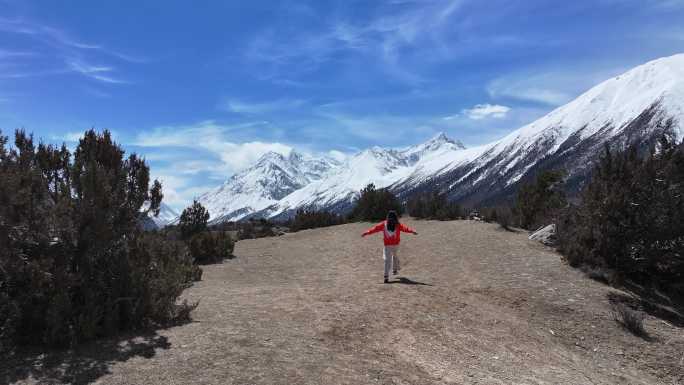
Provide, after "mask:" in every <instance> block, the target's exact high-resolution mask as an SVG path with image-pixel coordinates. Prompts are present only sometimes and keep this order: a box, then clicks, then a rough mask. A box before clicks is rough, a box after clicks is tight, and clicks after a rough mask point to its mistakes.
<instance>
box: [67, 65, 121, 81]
mask: <svg viewBox="0 0 684 385" xmlns="http://www.w3.org/2000/svg"><path fill="white" fill-rule="evenodd" d="M68 65H69V68H70V69H71V70H72V71H74V72H77V73H80V74H81V75H83V76H86V77H89V78H91V79H95V80H99V81H101V82H105V83H113V84H123V83H128V82H127V81H125V80H121V79H116V78H113V77H111V76H110V75H108V74H109V73H111V72H113V71H114V68H112V67H107V66H97V65H90V64H87V63H85V62H83V61H79V60H71V61H69V63H68Z"/></svg>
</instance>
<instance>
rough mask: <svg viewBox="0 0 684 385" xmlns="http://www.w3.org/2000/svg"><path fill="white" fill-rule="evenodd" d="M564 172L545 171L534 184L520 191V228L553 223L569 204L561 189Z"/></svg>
mask: <svg viewBox="0 0 684 385" xmlns="http://www.w3.org/2000/svg"><path fill="white" fill-rule="evenodd" d="M563 176H564V173H563V172H562V171H543V172H541V173H539V174H538V175H537V178H536V179H535V180H534V182H532V183H527V184H524V185H522V186H521V187H520V189H519V190H518V197H517V204H516V212H517V213H518V215H519V219H520V227H522V228H525V229H533V228H536V227H538V226H539V225H544V224H548V222H552V221H553V217H554V216H555V214H556V213H557V211H558V210H559V209H561V208H563V207H565V205H566V204H567V200H566V198H565V193H564V192H563V190H562V188H561V184H562V182H563Z"/></svg>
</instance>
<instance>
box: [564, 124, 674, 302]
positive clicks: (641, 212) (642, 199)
mask: <svg viewBox="0 0 684 385" xmlns="http://www.w3.org/2000/svg"><path fill="white" fill-rule="evenodd" d="M558 225H559V227H558V235H559V241H560V249H561V251H562V252H563V253H564V254H565V256H566V257H567V258H568V261H569V262H570V263H571V264H572V265H575V266H580V265H588V266H598V267H602V268H608V269H610V270H613V271H616V272H617V273H619V274H620V275H621V276H622V277H626V278H630V279H634V280H637V281H640V282H650V283H657V284H659V285H662V286H671V287H675V286H676V287H678V288H679V289H678V290H679V291H680V295H683V296H684V292H683V291H684V290H682V289H684V286H682V284H681V282H684V144H680V145H675V144H674V142H673V140H672V139H668V138H667V137H663V138H662V139H661V141H660V143H659V145H658V147H657V149H656V148H654V149H652V150H651V152H650V153H649V154H648V155H647V156H645V157H640V156H639V155H638V152H637V149H636V148H634V147H633V148H630V149H628V150H627V151H622V152H614V151H611V149H610V148H608V147H606V149H605V151H604V154H603V156H602V157H601V159H600V162H599V163H598V165H597V166H596V167H595V169H594V171H593V175H592V179H591V181H590V182H589V183H588V184H587V185H586V187H585V188H584V189H583V191H582V201H581V204H579V205H578V206H576V207H570V208H569V209H567V210H566V212H565V213H564V215H563V216H562V218H561V221H560V223H559V224H558Z"/></svg>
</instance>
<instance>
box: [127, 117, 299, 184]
mask: <svg viewBox="0 0 684 385" xmlns="http://www.w3.org/2000/svg"><path fill="white" fill-rule="evenodd" d="M262 123H263V122H252V123H244V124H238V125H232V126H229V125H221V124H217V123H215V122H214V121H211V120H208V121H204V122H200V123H198V124H195V125H189V126H166V127H158V128H155V129H153V130H152V131H151V132H143V133H140V134H139V135H138V137H137V138H136V140H135V142H134V143H133V144H135V145H138V146H142V147H169V146H172V147H185V148H194V149H201V150H204V151H207V152H209V153H210V154H212V155H213V156H214V157H216V158H218V159H219V160H220V161H221V163H220V165H219V166H218V167H217V166H216V165H215V164H214V165H212V166H209V167H208V168H207V169H206V170H205V171H210V172H218V173H221V174H222V175H224V176H229V175H230V174H232V173H235V172H236V171H239V170H242V169H243V168H245V167H247V166H249V165H251V164H252V163H254V162H255V161H256V160H258V159H259V158H260V157H261V156H262V155H263V154H265V153H267V152H269V151H275V152H278V153H281V154H285V155H287V154H289V153H290V151H291V150H292V147H290V146H288V145H286V144H283V143H278V142H271V143H269V142H261V141H250V142H243V143H238V142H233V141H229V140H227V139H226V138H227V136H228V134H230V133H231V132H232V131H235V130H240V129H241V128H244V127H247V126H252V125H259V124H262ZM205 165H206V164H205ZM199 171H201V168H199V169H197V168H196V170H195V171H194V172H195V173H197V172H199Z"/></svg>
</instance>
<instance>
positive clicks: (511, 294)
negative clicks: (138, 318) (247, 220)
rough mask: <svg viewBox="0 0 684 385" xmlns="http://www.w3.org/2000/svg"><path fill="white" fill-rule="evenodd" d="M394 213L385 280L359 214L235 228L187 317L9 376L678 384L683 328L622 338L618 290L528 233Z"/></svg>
mask: <svg viewBox="0 0 684 385" xmlns="http://www.w3.org/2000/svg"><path fill="white" fill-rule="evenodd" d="M407 223H408V224H410V225H411V226H414V227H416V228H417V229H418V231H419V232H420V235H419V236H417V237H411V236H408V235H407V236H406V237H405V239H404V241H403V245H402V250H401V256H402V257H403V263H404V269H403V271H402V272H401V275H400V277H401V278H399V279H395V281H394V282H395V283H394V284H387V285H386V284H382V259H381V257H380V244H381V240H380V239H377V238H374V239H361V238H360V237H359V234H360V233H361V231H362V230H363V229H365V227H366V226H367V224H347V225H341V226H335V227H330V228H325V229H315V230H306V231H301V232H298V233H293V234H287V235H285V236H282V237H277V238H262V239H256V240H246V241H240V242H238V244H237V248H236V250H235V254H236V255H237V258H236V259H233V260H228V261H226V262H224V263H223V264H220V265H213V266H207V267H205V269H204V270H205V271H204V276H203V281H202V282H198V283H197V284H195V285H194V286H193V287H192V288H190V289H188V290H187V291H186V294H185V296H186V297H187V298H189V299H192V300H199V301H200V305H199V307H198V308H197V309H196V310H195V312H194V313H193V319H194V321H193V322H192V323H190V324H186V325H183V326H178V327H173V328H170V329H167V330H162V331H160V332H159V334H157V335H147V336H143V337H136V338H131V339H125V340H123V341H115V342H100V343H97V344H92V345H89V346H85V347H82V348H79V351H78V352H75V353H72V354H70V355H66V356H65V355H64V354H60V355H58V354H55V355H38V356H36V357H33V358H31V359H29V360H26V361H24V362H22V364H21V365H24V366H33V369H32V370H26V371H25V372H24V375H23V376H16V375H15V376H9V379H10V380H11V379H14V380H21V381H27V382H29V383H31V382H34V383H35V382H47V381H49V379H51V378H52V379H54V378H59V376H60V375H63V373H64V372H65V371H66V373H68V374H69V375H70V376H71V377H70V378H71V379H72V380H73V381H75V382H80V381H85V380H96V379H97V380H99V382H98V383H102V384H130V383H148V384H168V383H196V384H274V383H290V384H318V383H326V384H366V383H380V384H392V383H400V384H445V383H459V384H461V383H483V384H512V383H525V384H541V383H615V384H618V383H622V384H624V383H630V384H667V383H678V382H679V383H681V381H684V375H683V372H682V370H681V365H682V360H683V359H684V357H682V352H684V334H683V333H682V329H681V327H677V324H673V323H671V322H667V321H663V320H661V319H658V318H655V317H652V316H647V317H646V320H645V325H646V328H647V330H648V331H649V333H650V335H651V339H650V340H644V339H641V338H638V337H635V336H633V335H632V334H630V333H629V332H627V331H625V330H624V329H622V328H621V327H620V326H619V325H618V324H617V323H616V322H615V321H614V320H613V318H612V315H611V313H610V298H612V299H616V298H617V299H628V298H629V295H628V294H627V293H623V292H621V291H618V290H615V289H612V288H609V287H607V286H605V285H603V284H601V283H598V282H595V281H592V280H590V279H588V278H586V277H585V276H584V275H583V274H582V273H580V272H579V271H577V270H575V269H572V268H570V267H569V266H567V265H565V264H564V263H563V262H562V261H561V257H560V256H559V255H558V254H556V253H555V252H554V251H552V250H551V249H548V248H546V247H544V246H542V245H540V244H537V243H535V242H533V241H530V240H528V239H527V234H526V233H523V232H507V231H503V230H501V229H500V228H498V227H497V226H496V225H492V224H486V223H479V222H471V221H454V222H432V221H411V220H408V221H407ZM680 326H681V324H680ZM13 364H16V363H12V362H11V363H10V365H13ZM21 365H16V366H15V367H17V368H18V367H20V366H21ZM51 365H52V366H51ZM6 370H7V368H5V371H4V373H8V372H7V371H6ZM60 373H62V374H60ZM27 376H30V377H28V380H27ZM5 379H8V376H6V375H5Z"/></svg>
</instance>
